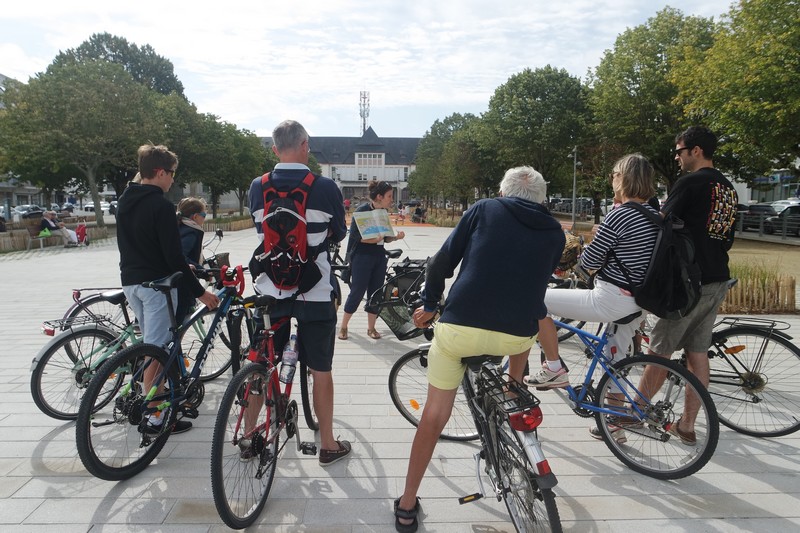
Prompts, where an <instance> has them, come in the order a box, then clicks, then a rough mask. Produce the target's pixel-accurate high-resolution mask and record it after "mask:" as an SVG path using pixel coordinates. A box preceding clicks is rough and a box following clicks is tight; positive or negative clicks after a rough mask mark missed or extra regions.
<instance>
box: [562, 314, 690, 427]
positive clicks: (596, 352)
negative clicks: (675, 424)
mask: <svg viewBox="0 0 800 533" xmlns="http://www.w3.org/2000/svg"><path fill="white" fill-rule="evenodd" d="M553 322H554V323H555V324H556V327H560V328H564V329H566V330H569V331H571V332H573V333H575V334H576V335H577V336H578V338H580V339H581V341H582V342H583V343H584V345H586V347H587V348H589V349H591V350H592V361H591V363H589V366H588V368H587V369H586V376H584V378H583V382H582V383H581V384H580V385H578V386H577V387H573V386H572V385H571V384H570V385H567V387H566V391H567V399H566V401H567V403H568V404H569V405H570V407H571V408H572V409H573V410H584V411H586V412H591V413H603V414H605V415H611V416H618V415H625V416H631V415H632V414H633V413H630V412H628V410H620V409H613V408H609V407H601V406H599V405H596V404H594V403H593V401H592V399H589V401H587V397H588V396H589V393H590V391H591V390H592V381H593V380H592V375H593V374H594V371H595V369H596V368H597V365H600V367H601V368H602V369H603V372H605V373H606V374H608V375H609V377H610V379H611V381H612V382H613V383H614V385H615V386H616V387H617V388H618V389H619V390H620V392H621V393H622V394H623V395H624V396H625V398H626V399H627V400H628V402H630V405H631V406H632V408H633V409H634V411H635V414H636V415H637V416H638V417H639V418H642V419H646V418H647V415H646V413H645V412H644V411H643V410H642V408H641V407H639V402H638V401H637V400H639V399H643V400H646V402H645V404H647V403H649V398H647V397H646V396H645V395H643V394H642V393H641V392H639V390H638V389H637V388H636V387H635V386H634V385H633V384H632V383H631V382H630V381H627V380H625V381H624V383H623V382H621V381H620V379H618V377H617V375H616V373H615V372H614V369H613V364H614V363H613V362H612V361H610V360H609V359H608V358H607V357H606V355H605V353H604V348H605V347H606V345H607V344H608V326H606V328H605V329H604V330H603V335H602V336H600V337H598V336H597V335H593V334H591V333H589V332H587V331H584V330H582V329H579V328H576V327H574V326H571V325H569V324H565V323H563V322H559V321H558V320H553ZM674 385H675V383H674V382H673V381H669V383H668V385H667V386H668V387H669V389H668V391H669V390H670V389H671V388H672V387H673V386H674ZM576 388H577V390H576ZM628 389H632V390H633V391H634V392H635V394H634V396H636V399H634V397H633V396H631V394H630V393H629V392H628ZM553 390H555V391H556V392H560V391H559V389H553Z"/></svg>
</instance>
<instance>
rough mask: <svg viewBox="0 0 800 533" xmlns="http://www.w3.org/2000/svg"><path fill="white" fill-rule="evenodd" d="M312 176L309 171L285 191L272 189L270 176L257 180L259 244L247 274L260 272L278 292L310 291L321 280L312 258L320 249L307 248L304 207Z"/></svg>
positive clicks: (312, 179)
mask: <svg viewBox="0 0 800 533" xmlns="http://www.w3.org/2000/svg"><path fill="white" fill-rule="evenodd" d="M315 179H316V177H315V176H314V174H312V173H311V172H309V173H308V174H307V175H306V177H305V178H304V179H303V181H302V182H300V184H299V185H298V186H297V187H295V188H294V189H292V190H289V191H279V190H278V189H277V188H275V186H274V184H273V182H272V179H271V177H270V174H269V173H267V174H264V176H262V178H261V187H262V191H263V194H264V221H263V222H262V233H263V235H264V240H263V242H262V243H261V244H260V245H259V246H258V248H256V250H255V252H253V259H252V260H251V261H250V265H249V266H250V272H251V274H252V275H253V279H255V278H256V277H257V276H258V275H259V274H261V273H264V274H266V275H267V277H268V278H269V279H270V280H271V281H272V283H274V284H275V286H276V287H277V288H278V289H279V290H292V289H297V292H298V293H301V294H302V293H304V292H307V291H308V290H310V289H311V288H312V287H314V285H316V284H317V282H318V281H319V280H320V279H321V278H322V274H321V273H320V271H319V268H318V267H317V265H316V262H315V259H316V257H317V254H318V253H319V249H320V247H313V246H308V235H307V222H306V204H307V202H308V195H309V193H310V192H311V187H312V186H313V185H314V181H315Z"/></svg>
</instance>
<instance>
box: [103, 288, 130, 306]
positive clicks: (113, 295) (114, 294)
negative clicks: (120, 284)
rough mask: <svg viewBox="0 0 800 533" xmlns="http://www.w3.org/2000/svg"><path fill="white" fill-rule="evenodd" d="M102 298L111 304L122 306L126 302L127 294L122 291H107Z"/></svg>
mask: <svg viewBox="0 0 800 533" xmlns="http://www.w3.org/2000/svg"><path fill="white" fill-rule="evenodd" d="M100 298H101V299H102V300H104V301H106V302H108V303H110V304H114V305H122V303H123V302H124V301H125V292H124V291H123V290H122V289H117V290H113V291H106V292H103V293H101V294H100Z"/></svg>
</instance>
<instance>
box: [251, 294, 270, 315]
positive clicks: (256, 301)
mask: <svg viewBox="0 0 800 533" xmlns="http://www.w3.org/2000/svg"><path fill="white" fill-rule="evenodd" d="M277 301H278V300H277V299H276V298H275V297H274V296H269V295H267V294H254V295H253V296H248V297H247V298H245V299H244V306H245V307H257V308H259V309H265V310H266V311H267V312H269V310H270V309H272V307H273V306H274V305H275V302H277Z"/></svg>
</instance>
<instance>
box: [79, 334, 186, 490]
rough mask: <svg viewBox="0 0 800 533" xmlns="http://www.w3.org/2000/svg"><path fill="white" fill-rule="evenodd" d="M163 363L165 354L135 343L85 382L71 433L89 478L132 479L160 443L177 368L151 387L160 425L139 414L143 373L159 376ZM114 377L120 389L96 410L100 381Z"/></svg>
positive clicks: (170, 416) (170, 420) (172, 415)
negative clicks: (159, 408) (159, 407)
mask: <svg viewBox="0 0 800 533" xmlns="http://www.w3.org/2000/svg"><path fill="white" fill-rule="evenodd" d="M166 361H167V353H166V352H165V351H164V350H163V349H161V348H159V347H158V346H155V345H152V344H136V345H133V346H131V347H129V348H126V349H124V350H122V351H120V352H119V353H117V354H116V355H114V356H113V357H111V358H109V359H108V360H107V361H106V362H105V363H104V364H103V365H101V366H100V368H99V369H98V371H97V374H96V375H95V377H94V378H93V379H92V381H91V382H90V383H89V387H88V388H87V389H86V394H84V396H83V400H81V405H80V408H79V409H78V419H77V421H76V424H75V431H76V438H77V445H78V455H79V456H80V458H81V462H82V463H83V466H85V467H86V470H88V471H89V473H91V474H92V475H93V476H95V477H98V478H100V479H105V480H107V481H119V480H122V479H128V478H130V477H133V476H135V475H136V474H138V473H139V472H141V471H142V470H144V469H145V468H146V467H147V465H148V464H150V462H152V461H153V459H155V458H156V456H158V454H159V452H160V451H161V449H162V448H163V447H164V444H166V442H167V438H169V434H170V432H171V430H172V427H173V425H174V424H175V420H176V416H177V413H176V411H175V402H174V401H172V400H173V398H172V396H171V392H173V391H176V390H178V388H179V383H178V369H177V368H175V366H174V365H173V367H172V368H171V369H170V371H169V372H168V373H167V375H166V378H165V379H163V380H162V381H161V382H160V383H155V382H153V383H152V384H151V386H152V387H155V388H156V389H157V390H158V391H159V392H158V393H157V394H156V396H155V400H154V401H157V402H160V403H161V407H162V408H161V410H160V415H159V416H158V417H157V418H160V420H161V421H162V422H161V423H160V424H158V425H157V426H156V425H151V424H150V419H149V417H146V416H145V414H144V411H143V408H144V406H145V403H146V401H145V396H146V395H147V390H145V389H146V386H145V381H144V379H145V374H148V375H149V374H151V373H153V374H156V375H160V374H161V371H160V369H161V368H164V364H165V363H166ZM115 376H117V377H115ZM114 379H121V381H122V386H121V387H120V388H119V390H118V391H117V392H116V393H115V394H114V397H113V400H112V401H110V402H109V403H108V404H107V405H106V406H104V407H103V408H101V409H99V410H96V405H97V400H98V397H100V396H101V395H102V394H105V389H106V383H107V382H109V381H110V380H114ZM150 379H155V376H151V377H150ZM95 411H96V412H95Z"/></svg>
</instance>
